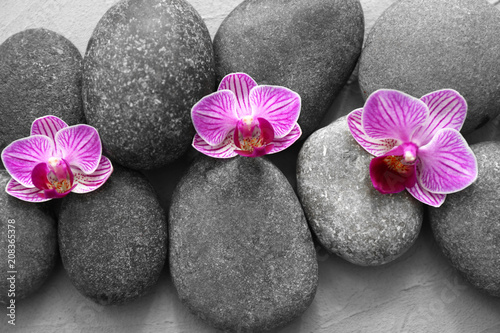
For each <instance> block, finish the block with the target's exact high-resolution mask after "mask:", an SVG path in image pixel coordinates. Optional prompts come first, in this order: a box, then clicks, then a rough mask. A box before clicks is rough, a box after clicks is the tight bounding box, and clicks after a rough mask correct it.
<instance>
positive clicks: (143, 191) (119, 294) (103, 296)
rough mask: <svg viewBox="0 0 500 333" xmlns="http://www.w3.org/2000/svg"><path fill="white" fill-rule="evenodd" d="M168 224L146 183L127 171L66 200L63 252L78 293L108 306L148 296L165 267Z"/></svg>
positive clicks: (61, 217) (61, 230)
mask: <svg viewBox="0 0 500 333" xmlns="http://www.w3.org/2000/svg"><path fill="white" fill-rule="evenodd" d="M165 219H166V217H165V214H164V212H163V209H162V208H161V207H160V204H159V202H158V200H157V198H156V195H155V193H154V190H153V188H152V186H151V185H150V184H149V182H148V181H147V180H146V178H145V177H144V176H143V175H141V174H140V173H138V172H136V171H131V170H126V169H125V168H122V167H119V168H116V166H115V171H114V172H113V174H112V175H111V177H110V178H109V179H108V181H107V182H106V183H105V184H104V185H103V186H102V187H100V188H99V189H97V190H96V191H93V192H90V193H87V194H73V193H72V194H70V195H69V196H67V197H65V198H64V199H63V203H62V205H61V210H60V215H59V247H60V252H61V258H62V261H63V265H64V268H65V269H66V271H67V272H68V275H69V278H70V280H71V282H72V283H73V285H74V286H75V287H76V289H78V291H80V292H81V293H82V294H83V295H85V296H87V297H88V298H90V299H92V300H93V301H95V302H96V303H99V304H105V305H108V304H122V303H126V302H129V301H131V300H134V299H136V298H137V297H140V296H142V295H144V294H145V293H146V292H147V291H148V290H149V289H150V288H151V287H152V286H153V285H155V284H156V282H157V281H158V278H159V276H160V272H161V270H162V268H163V265H164V263H165V259H166V251H167V243H166V241H167V229H166V228H167V226H166V220H165Z"/></svg>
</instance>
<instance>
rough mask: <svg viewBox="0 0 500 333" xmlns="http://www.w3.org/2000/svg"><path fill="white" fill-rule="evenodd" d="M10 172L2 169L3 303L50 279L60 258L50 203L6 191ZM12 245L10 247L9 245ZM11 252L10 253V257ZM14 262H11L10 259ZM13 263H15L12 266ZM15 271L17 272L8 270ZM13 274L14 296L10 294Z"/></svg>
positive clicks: (0, 247) (0, 250)
mask: <svg viewBox="0 0 500 333" xmlns="http://www.w3.org/2000/svg"><path fill="white" fill-rule="evenodd" d="M10 178H11V177H10V175H9V174H8V173H7V171H5V170H0V189H1V190H0V216H1V217H2V219H1V220H0V228H1V230H0V258H2V259H1V260H0V303H2V304H7V303H8V302H10V299H14V300H16V301H18V300H20V299H23V298H25V297H27V296H28V295H30V294H32V293H33V292H35V291H36V290H37V289H38V288H40V286H42V284H43V283H44V282H45V281H46V280H47V278H48V277H49V275H50V273H51V272H52V269H53V268H54V265H55V262H56V259H57V231H56V222H55V220H54V218H53V217H52V216H51V215H50V214H49V209H48V207H47V204H34V203H29V202H25V201H21V200H19V199H17V198H14V197H11V196H10V195H8V194H7V192H5V191H4V189H5V186H6V185H7V182H8V181H9V180H10ZM9 245H10V247H9ZM9 255H10V256H9ZM10 259H11V260H12V261H11V260H10ZM11 265H12V266H11ZM9 271H15V272H17V273H8V272H9ZM11 275H15V281H14V286H15V287H14V288H13V289H15V291H14V293H15V295H12V294H11V295H10V296H12V297H10V296H9V293H10V292H9V289H11V288H10V281H9V280H7V278H8V277H10V276H11Z"/></svg>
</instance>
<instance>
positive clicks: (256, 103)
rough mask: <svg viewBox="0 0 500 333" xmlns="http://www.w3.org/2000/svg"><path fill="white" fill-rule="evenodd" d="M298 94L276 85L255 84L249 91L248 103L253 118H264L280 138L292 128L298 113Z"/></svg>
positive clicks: (299, 102)
mask: <svg viewBox="0 0 500 333" xmlns="http://www.w3.org/2000/svg"><path fill="white" fill-rule="evenodd" d="M300 104H301V101H300V96H299V95H298V94H297V93H296V92H293V91H291V90H290V89H287V88H284V87H278V86H266V85H262V86H257V87H255V88H253V89H252V90H251V91H250V105H251V106H252V111H253V116H254V117H255V118H264V119H266V120H267V121H269V123H271V125H272V126H273V129H274V136H275V137H276V138H282V137H284V136H286V135H287V134H288V133H290V131H291V130H292V129H293V127H294V126H295V124H296V123H297V119H298V118H299V114H300Z"/></svg>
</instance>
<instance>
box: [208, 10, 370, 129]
mask: <svg viewBox="0 0 500 333" xmlns="http://www.w3.org/2000/svg"><path fill="white" fill-rule="evenodd" d="M363 34H364V25H363V11H362V9H361V5H360V3H359V1H358V0H342V1H322V0H312V1H303V0H293V1H288V0H247V1H244V2H243V3H241V4H240V5H239V6H238V7H236V9H235V10H234V11H232V12H231V13H230V14H229V16H228V17H227V18H226V19H225V20H224V21H223V22H222V24H221V26H220V28H219V30H218V31H217V34H216V35H215V37H214V52H215V71H216V76H217V80H218V81H220V80H221V79H222V78H223V77H224V76H225V75H227V74H229V73H233V72H244V73H247V74H249V75H250V76H252V78H253V79H254V80H255V81H256V82H257V83H258V84H270V85H279V86H284V87H287V88H289V89H291V90H293V91H295V92H297V93H298V94H299V95H300V96H301V99H302V108H301V114H300V117H299V120H298V123H299V125H300V126H301V128H302V133H303V137H307V136H308V135H309V134H311V133H312V132H313V131H314V130H315V129H316V128H317V127H318V125H319V123H320V121H321V119H322V118H323V116H324V115H325V113H326V111H327V110H328V108H329V107H330V105H331V104H332V102H333V100H334V98H335V97H336V96H337V95H338V93H339V92H340V90H341V89H342V87H343V86H344V85H345V83H346V82H347V79H348V78H349V76H350V75H351V73H352V71H353V69H354V67H355V65H356V61H357V59H358V57H359V54H360V52H361V46H362V44H363Z"/></svg>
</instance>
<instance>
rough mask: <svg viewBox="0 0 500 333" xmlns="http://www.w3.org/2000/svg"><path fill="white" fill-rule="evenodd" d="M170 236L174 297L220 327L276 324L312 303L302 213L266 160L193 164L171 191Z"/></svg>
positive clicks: (312, 268)
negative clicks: (175, 290) (175, 293)
mask: <svg viewBox="0 0 500 333" xmlns="http://www.w3.org/2000/svg"><path fill="white" fill-rule="evenodd" d="M169 233H170V235H169V237H170V269H171V273H172V278H173V281H174V284H175V287H176V288H177V291H178V294H179V297H180V299H181V300H182V302H183V303H184V304H185V305H186V306H187V307H188V308H189V309H190V310H191V311H192V312H193V313H195V314H196V315H198V316H199V317H200V318H202V319H204V320H205V321H207V322H208V323H209V324H211V325H213V326H215V327H217V328H219V329H222V330H228V331H234V332H262V331H264V330H268V329H271V328H274V327H278V326H282V325H285V324H286V323H288V322H289V321H291V320H292V319H294V318H296V317H297V316H299V315H300V314H302V313H303V312H304V311H305V310H306V308H307V307H308V306H309V304H310V303H311V302H312V300H313V298H314V295H315V292H316V287H317V282H318V281H317V280H318V267H317V261H316V254H315V250H314V246H313V242H312V239H311V234H310V232H309V230H308V228H307V223H306V220H305V217H304V213H303V211H302V208H301V207H300V204H299V201H298V199H297V197H296V195H295V193H294V191H293V189H292V188H291V186H290V185H289V183H288V181H287V180H286V178H285V177H284V176H283V174H282V173H281V172H280V171H279V169H277V168H276V167H275V166H274V165H273V164H271V163H270V162H268V161H267V160H264V159H262V158H256V159H252V158H245V157H237V158H234V159H230V160H216V159H210V158H207V157H203V158H202V159H200V160H196V161H195V162H194V164H193V165H192V166H191V167H190V169H189V172H188V174H187V175H186V176H185V177H184V178H183V179H182V180H181V181H180V183H179V185H178V187H177V188H176V190H175V192H174V196H173V202H172V206H171V209H170V214H169Z"/></svg>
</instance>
